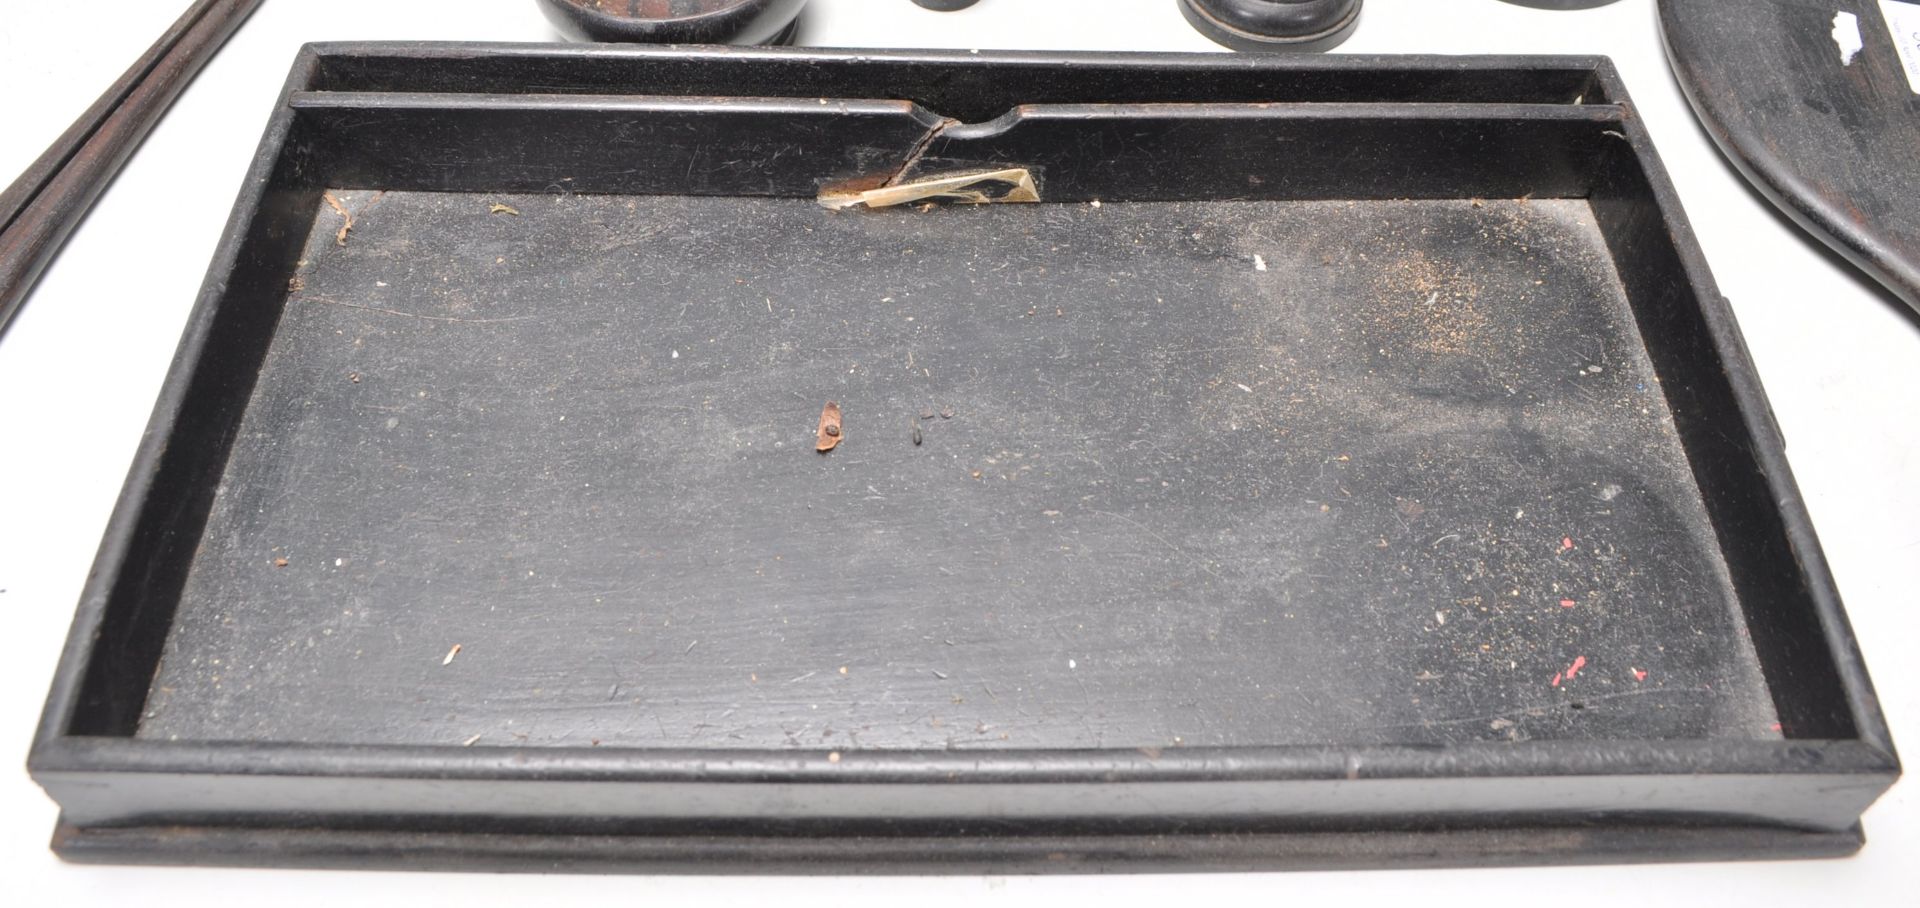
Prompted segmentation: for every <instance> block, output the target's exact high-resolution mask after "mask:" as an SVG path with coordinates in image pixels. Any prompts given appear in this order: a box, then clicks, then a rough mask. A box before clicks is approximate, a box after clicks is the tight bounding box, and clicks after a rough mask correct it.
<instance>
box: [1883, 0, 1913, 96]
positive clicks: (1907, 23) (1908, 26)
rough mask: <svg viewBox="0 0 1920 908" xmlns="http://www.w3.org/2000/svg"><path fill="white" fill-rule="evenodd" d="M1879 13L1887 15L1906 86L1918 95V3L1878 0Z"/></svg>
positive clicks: (1899, 0)
mask: <svg viewBox="0 0 1920 908" xmlns="http://www.w3.org/2000/svg"><path fill="white" fill-rule="evenodd" d="M1880 15H1882V16H1885V17H1887V28H1888V29H1890V30H1891V31H1892V32H1893V49H1894V50H1895V51H1896V52H1898V53H1899V54H1900V68H1901V69H1904V70H1906V71H1907V87H1908V88H1911V89H1913V93H1914V94H1916V95H1920V3H1908V2H1905V0H1880Z"/></svg>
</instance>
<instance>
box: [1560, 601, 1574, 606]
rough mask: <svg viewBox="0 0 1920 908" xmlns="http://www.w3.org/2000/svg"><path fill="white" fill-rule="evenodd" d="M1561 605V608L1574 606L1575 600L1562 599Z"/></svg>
mask: <svg viewBox="0 0 1920 908" xmlns="http://www.w3.org/2000/svg"><path fill="white" fill-rule="evenodd" d="M1560 607H1561V608H1573V600H1572V599H1562V600H1560Z"/></svg>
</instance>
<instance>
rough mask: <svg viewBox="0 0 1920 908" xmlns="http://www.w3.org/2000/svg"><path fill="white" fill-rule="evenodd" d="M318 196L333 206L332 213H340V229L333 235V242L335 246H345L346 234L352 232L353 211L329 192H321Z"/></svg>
mask: <svg viewBox="0 0 1920 908" xmlns="http://www.w3.org/2000/svg"><path fill="white" fill-rule="evenodd" d="M320 197H321V198H323V199H326V200H327V204H328V205H329V206H331V207H332V208H333V210H334V213H336V214H338V215H340V229H339V230H338V231H336V232H335V233H334V235H333V244H334V245H335V246H345V245H346V244H347V234H349V233H352V232H353V213H352V212H349V211H348V210H347V206H346V205H345V204H343V203H342V202H341V201H340V198H339V197H338V196H336V195H334V194H333V193H331V192H327V193H322V194H321V196H320Z"/></svg>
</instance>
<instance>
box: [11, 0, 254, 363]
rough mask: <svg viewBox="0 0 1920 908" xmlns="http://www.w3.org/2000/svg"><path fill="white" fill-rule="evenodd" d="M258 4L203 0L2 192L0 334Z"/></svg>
mask: <svg viewBox="0 0 1920 908" xmlns="http://www.w3.org/2000/svg"><path fill="white" fill-rule="evenodd" d="M259 6H260V0H198V2H196V3H194V4H193V6H191V7H189V8H188V9H187V11H186V13H185V14H183V15H182V16H181V17H180V18H179V19H177V20H175V21H174V23H173V25H172V26H170V27H169V28H168V29H167V31H166V32H165V33H164V34H162V35H161V36H160V39H159V40H158V41H156V42H154V44H153V46H152V47H150V48H148V49H147V52H146V53H145V54H142V55H141V56H140V59H138V60H136V61H134V64H133V66H131V67H129V68H128V69H127V71H126V73H125V74H123V75H121V77H120V78H119V79H118V80H117V81H115V82H114V83H113V85H112V86H111V87H109V88H108V89H107V91H106V93H105V94H103V95H101V96H100V99H99V100H97V101H95V102H94V103H93V105H92V106H91V107H89V108H87V110H86V112H85V113H83V114H81V115H80V118H79V119H78V120H75V121H74V123H73V125H72V126H69V127H68V128H67V130H66V132H64V133H62V134H61V135H60V138H58V139H56V140H55V141H54V143H53V145H51V146H50V147H48V148H47V150H46V151H45V152H43V153H42V154H41V155H40V157H39V158H38V159H36V160H35V161H34V162H33V164H31V165H29V166H28V167H27V169H26V172H24V173H22V174H21V175H20V177H19V178H18V179H17V180H15V181H14V182H13V184H12V185H11V186H8V187H7V190H6V192H4V193H0V331H4V330H5V329H6V325H7V324H8V323H9V322H11V321H12V319H13V315H14V313H15V312H17V311H19V308H20V305H21V303H23V302H25V300H26V296H27V293H28V291H30V290H32V289H33V284H34V282H35V281H36V280H38V279H39V277H40V273H41V271H43V270H45V268H46V266H47V263H48V262H50V261H52V260H53V256H54V254H55V253H57V252H59V250H60V246H61V244H62V243H64V242H65V241H66V238H67V236H68V235H69V234H71V233H72V232H73V228H74V227H75V225H77V224H79V222H80V219H81V218H82V217H83V216H85V214H86V212H87V209H89V208H91V207H92V206H93V201H94V199H96V198H98V197H99V195H100V192H101V191H102V190H103V189H105V188H106V186H107V183H108V182H110V181H111V180H112V179H113V175H114V174H115V173H118V172H119V170H120V165H122V164H123V163H125V162H126V159H127V156H128V155H131V154H132V153H133V150H134V149H135V148H138V147H139V145H140V142H141V140H142V139H145V138H146V136H147V133H148V131H150V130H152V129H153V126H154V124H155V123H158V122H159V121H160V117H161V115H162V114H164V113H165V112H166V110H167V108H168V107H170V106H172V104H173V100H174V98H176V97H178V96H179V94H180V91H181V90H182V89H184V88H186V86H187V83H188V82H191V81H192V80H193V77H194V75H195V74H197V73H198V72H199V71H200V68H201V67H202V66H205V65H206V63H207V61H208V60H209V59H211V58H212V57H213V54H214V52H215V51H217V50H218V49H219V48H220V46H221V45H222V44H224V43H226V40H227V38H228V36H230V35H232V34H233V31H234V29H236V28H238V27H239V26H240V23H241V22H243V21H245V20H246V18H247V17H248V16H249V15H251V14H252V13H253V11H254V10H255V9H256V8H258V7H259Z"/></svg>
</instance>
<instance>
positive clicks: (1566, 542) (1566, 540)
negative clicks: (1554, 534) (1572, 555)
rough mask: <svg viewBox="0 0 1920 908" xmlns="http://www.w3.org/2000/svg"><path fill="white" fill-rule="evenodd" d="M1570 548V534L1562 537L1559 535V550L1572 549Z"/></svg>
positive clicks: (1571, 544) (1571, 542) (1571, 545)
mask: <svg viewBox="0 0 1920 908" xmlns="http://www.w3.org/2000/svg"><path fill="white" fill-rule="evenodd" d="M1572 548H1573V537H1572V536H1562V537H1560V551H1562V552H1565V551H1570V550H1572Z"/></svg>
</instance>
